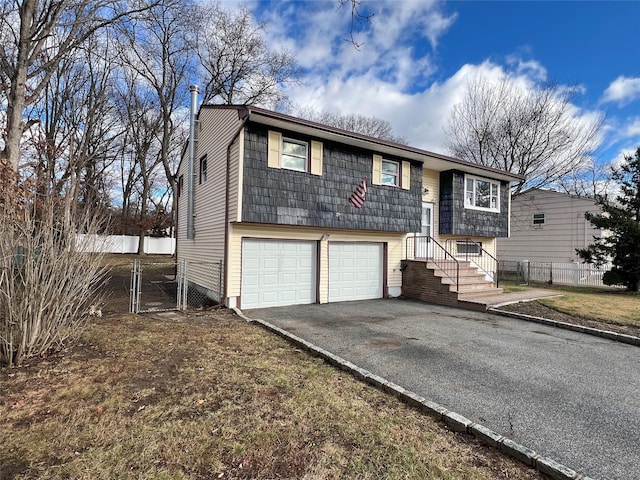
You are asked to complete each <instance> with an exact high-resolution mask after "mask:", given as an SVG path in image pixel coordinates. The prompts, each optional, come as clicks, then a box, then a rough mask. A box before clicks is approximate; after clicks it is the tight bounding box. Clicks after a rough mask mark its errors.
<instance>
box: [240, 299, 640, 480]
mask: <svg viewBox="0 0 640 480" xmlns="http://www.w3.org/2000/svg"><path fill="white" fill-rule="evenodd" d="M245 313H246V314H247V315H248V316H249V317H251V318H260V319H263V320H266V321H269V322H271V323H273V324H275V325H277V326H279V327H281V328H283V329H285V330H288V331H290V332H291V333H293V334H295V335H297V336H299V337H302V338H304V339H305V340H307V341H310V342H312V343H314V344H315V345H317V346H319V347H322V348H324V349H326V350H328V351H330V352H333V353H334V354H336V355H339V356H341V357H343V358H345V359H346V360H349V361H351V362H353V363H355V364H356V365H358V366H360V367H362V368H365V369H367V370H369V371H371V372H373V373H375V374H377V375H380V376H382V377H385V378H386V379H388V380H390V381H392V382H394V383H397V384H399V385H401V386H403V387H404V388H407V389H409V390H411V391H413V392H415V393H418V394H420V395H422V396H424V397H426V398H427V399H428V400H431V401H434V402H437V403H440V404H441V405H443V406H445V407H446V408H448V409H450V410H453V411H455V412H457V413H460V414H461V415H464V416H466V417H467V418H469V419H471V420H472V421H474V422H478V423H482V424H483V425H485V426H487V427H488V428H491V429H492V430H494V431H496V432H498V433H500V434H502V435H505V436H507V437H509V438H511V439H513V440H514V441H516V442H518V443H521V444H523V445H525V446H527V447H529V448H532V449H533V450H535V451H537V452H538V453H540V454H542V455H545V456H548V457H551V458H553V459H554V460H556V461H558V462H560V463H563V464H564V465H566V466H568V467H570V468H572V469H574V470H576V471H578V472H579V473H582V474H584V475H589V476H590V477H592V478H595V479H599V480H605V479H610V480H629V479H640V348H638V347H635V346H631V345H625V344H620V343H615V342H611V341H609V340H604V339H601V338H598V337H593V336H589V335H585V334H581V333H576V332H570V331H564V330H560V329H556V328H552V327H547V326H543V325H538V324H534V323H528V322H524V321H521V320H514V319H508V318H503V317H497V316H493V315H490V314H484V313H474V312H467V311H463V310H458V309H453V308H448V307H439V306H434V305H428V304H424V303H420V302H413V301H410V300H371V301H359V302H343V303H334V304H327V305H302V306H294V307H279V308H269V309H255V310H248V311H246V312H245Z"/></svg>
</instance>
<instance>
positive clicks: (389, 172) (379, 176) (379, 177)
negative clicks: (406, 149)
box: [371, 154, 411, 190]
mask: <svg viewBox="0 0 640 480" xmlns="http://www.w3.org/2000/svg"><path fill="white" fill-rule="evenodd" d="M371 183H372V184H374V185H387V186H391V187H402V188H403V189H405V190H409V189H410V188H411V163H410V162H408V161H399V160H390V159H386V158H383V157H382V155H377V154H374V155H373V168H372V172H371Z"/></svg>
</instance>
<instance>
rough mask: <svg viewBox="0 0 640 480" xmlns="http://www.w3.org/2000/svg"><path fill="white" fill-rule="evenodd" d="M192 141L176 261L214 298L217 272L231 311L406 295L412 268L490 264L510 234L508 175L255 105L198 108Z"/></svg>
mask: <svg viewBox="0 0 640 480" xmlns="http://www.w3.org/2000/svg"><path fill="white" fill-rule="evenodd" d="M197 132H198V133H197V142H196V149H195V150H196V151H195V154H194V155H191V157H192V158H193V159H192V162H193V164H192V165H190V166H189V163H190V161H189V159H188V158H187V156H186V154H185V156H183V159H182V161H181V163H180V166H179V168H178V172H177V178H178V185H179V188H178V190H179V194H178V198H177V209H178V225H177V257H178V260H179V261H181V260H183V259H186V260H187V261H189V265H190V266H189V268H188V280H189V282H190V284H191V285H192V286H193V288H198V289H201V290H203V291H210V292H211V291H215V290H214V289H213V288H212V287H211V285H212V283H213V282H215V279H213V278H210V275H208V274H207V270H206V269H204V268H199V265H200V264H203V263H205V262H213V261H220V260H221V261H222V264H223V266H224V268H223V274H222V283H223V285H222V289H221V290H222V295H221V297H222V298H215V300H216V301H221V302H222V303H224V304H225V305H227V306H232V307H240V308H243V309H249V308H256V307H267V306H281V305H292V304H304V303H326V302H337V301H344V300H358V299H371V298H382V297H394V296H399V295H401V294H402V293H403V290H402V287H403V271H404V270H406V269H407V262H405V260H407V259H415V258H420V259H423V260H425V259H426V258H430V257H435V256H436V255H434V252H433V249H434V248H438V249H440V247H443V248H444V246H445V245H448V246H449V248H453V249H454V250H456V251H455V252H453V255H455V254H460V253H464V254H465V255H466V256H469V255H476V256H480V255H482V252H485V253H486V254H495V239H496V238H497V237H504V236H507V235H508V233H509V208H510V182H512V181H517V180H520V177H518V176H515V175H512V174H510V173H506V172H503V171H499V170H494V169H491V168H487V167H483V166H480V165H476V164H471V163H468V162H464V161H461V160H458V159H455V158H450V157H446V156H444V155H438V154H435V153H431V152H427V151H424V150H420V149H417V148H412V147H409V146H405V145H399V144H396V143H392V142H387V141H383V140H379V139H375V138H370V137H367V136H364V135H360V134H356V133H353V132H348V131H343V130H340V129H337V128H333V127H329V126H326V125H320V124H317V123H314V122H310V121H306V120H302V119H299V118H294V117H291V116H287V115H283V114H280V113H276V112H273V111H269V110H265V109H261V108H256V107H247V106H221V105H216V106H214V105H203V106H202V107H201V108H200V111H199V113H198V127H197ZM190 171H191V172H193V174H192V182H188V181H187V180H188V176H189V172H190ZM190 183H192V184H193V188H192V189H191V190H189V189H188V188H187V185H188V184H190ZM467 238H471V239H473V240H474V243H473V244H469V243H460V242H458V241H457V240H465V239H467ZM405 273H406V272H405ZM455 288H457V287H455Z"/></svg>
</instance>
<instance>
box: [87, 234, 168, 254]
mask: <svg viewBox="0 0 640 480" xmlns="http://www.w3.org/2000/svg"><path fill="white" fill-rule="evenodd" d="M139 242H140V238H139V237H137V236H135V237H134V236H132V235H82V234H79V235H78V245H79V248H78V249H79V250H80V251H82V252H102V253H137V252H138V243H139ZM175 250H176V239H175V238H166V237H165V238H156V237H145V238H144V253H146V254H149V255H173V254H174V253H175Z"/></svg>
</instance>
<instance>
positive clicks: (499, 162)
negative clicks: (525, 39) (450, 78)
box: [445, 76, 604, 195]
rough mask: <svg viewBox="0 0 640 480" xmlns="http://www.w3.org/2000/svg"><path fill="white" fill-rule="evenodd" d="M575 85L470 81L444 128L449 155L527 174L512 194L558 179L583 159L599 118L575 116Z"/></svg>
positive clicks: (593, 141)
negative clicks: (533, 84)
mask: <svg viewBox="0 0 640 480" xmlns="http://www.w3.org/2000/svg"><path fill="white" fill-rule="evenodd" d="M575 93H576V89H573V88H565V87H562V86H559V85H554V84H547V85H543V86H536V87H533V88H524V87H521V86H519V85H518V84H517V83H516V81H515V80H513V79H511V78H509V77H506V76H505V77H503V79H502V80H501V81H500V82H498V83H491V82H490V81H489V80H487V79H484V78H481V77H478V78H475V79H474V80H472V81H471V82H470V83H469V85H468V88H467V92H466V95H465V97H464V99H463V100H462V102H461V103H459V104H457V105H456V106H455V107H454V108H453V111H452V113H451V117H450V119H449V121H448V123H447V125H446V127H445V133H446V134H447V136H448V147H449V150H450V151H451V154H452V155H454V156H456V157H459V158H461V159H464V160H468V161H471V162H475V163H479V164H481V165H486V166H489V167H494V168H499V169H502V170H506V171H509V172H512V173H518V174H521V175H523V176H525V177H526V179H527V180H526V181H524V182H522V183H521V184H520V185H518V186H517V187H516V188H515V190H514V195H517V194H519V193H520V192H521V191H524V190H527V189H529V188H535V187H538V188H539V187H544V186H548V185H551V184H554V183H557V182H558V181H559V180H560V179H561V178H563V176H565V175H566V174H567V173H569V172H572V171H574V170H576V169H577V168H579V167H580V166H582V165H583V164H584V162H586V161H588V160H589V158H590V154H591V153H592V152H593V151H594V150H595V148H596V147H597V143H598V133H599V131H600V128H601V126H602V123H603V120H604V119H603V118H602V117H591V118H589V117H587V116H583V117H577V116H576V115H575V113H576V112H575V110H576V109H575V107H574V106H573V104H572V98H573V96H574V95H575Z"/></svg>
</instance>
